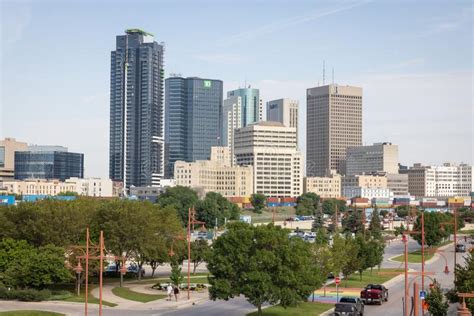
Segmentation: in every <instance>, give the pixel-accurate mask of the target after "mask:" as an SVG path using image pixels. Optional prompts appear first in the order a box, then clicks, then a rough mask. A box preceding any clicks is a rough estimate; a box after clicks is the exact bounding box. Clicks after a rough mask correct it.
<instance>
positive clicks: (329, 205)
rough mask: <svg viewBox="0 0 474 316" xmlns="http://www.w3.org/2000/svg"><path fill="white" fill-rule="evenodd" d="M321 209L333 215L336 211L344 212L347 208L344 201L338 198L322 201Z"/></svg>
mask: <svg viewBox="0 0 474 316" xmlns="http://www.w3.org/2000/svg"><path fill="white" fill-rule="evenodd" d="M322 209H323V213H324V214H328V215H333V214H334V213H335V212H336V209H337V211H338V212H345V211H346V210H347V206H346V202H345V201H343V200H338V199H326V200H324V201H323V204H322Z"/></svg>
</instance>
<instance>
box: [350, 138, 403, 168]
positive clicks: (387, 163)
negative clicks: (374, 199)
mask: <svg viewBox="0 0 474 316" xmlns="http://www.w3.org/2000/svg"><path fill="white" fill-rule="evenodd" d="M346 159H347V162H346V175H348V176H353V175H356V174H370V173H373V172H386V173H394V174H397V173H398V145H392V143H375V144H373V145H369V146H357V147H348V148H347V158H346Z"/></svg>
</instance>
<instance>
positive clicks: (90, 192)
mask: <svg viewBox="0 0 474 316" xmlns="http://www.w3.org/2000/svg"><path fill="white" fill-rule="evenodd" d="M64 182H65V185H68V184H73V185H74V190H72V191H74V192H76V193H77V194H79V195H82V196H94V197H113V196H117V195H115V194H114V184H113V181H112V180H110V179H102V178H84V179H79V178H69V179H66V181H64Z"/></svg>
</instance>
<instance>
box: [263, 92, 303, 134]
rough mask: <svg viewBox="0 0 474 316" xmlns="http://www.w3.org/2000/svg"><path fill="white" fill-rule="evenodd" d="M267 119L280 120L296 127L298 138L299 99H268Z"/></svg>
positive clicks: (286, 124) (284, 123)
mask: <svg viewBox="0 0 474 316" xmlns="http://www.w3.org/2000/svg"><path fill="white" fill-rule="evenodd" d="M267 121H273V122H280V123H282V124H283V125H285V126H287V127H294V128H296V139H298V101H297V100H291V99H278V100H273V101H268V102H267Z"/></svg>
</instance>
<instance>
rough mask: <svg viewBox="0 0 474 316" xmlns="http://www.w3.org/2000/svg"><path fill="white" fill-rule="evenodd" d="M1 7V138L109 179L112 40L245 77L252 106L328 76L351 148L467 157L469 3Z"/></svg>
mask: <svg viewBox="0 0 474 316" xmlns="http://www.w3.org/2000/svg"><path fill="white" fill-rule="evenodd" d="M0 3H1V24H0V25H1V32H2V38H1V50H0V51H1V69H2V71H1V82H0V87H1V90H0V93H1V95H0V97H1V99H0V100H1V112H0V115H1V120H0V124H1V125H0V137H15V138H17V139H19V140H22V141H26V142H29V143H36V144H59V145H64V146H67V147H69V150H71V151H78V152H84V153H85V154H86V157H85V163H86V170H85V172H86V175H88V176H107V174H108V128H109V126H108V124H109V95H108V94H109V71H110V69H109V67H110V51H111V50H113V49H114V45H115V36H116V35H118V34H122V33H123V31H124V29H126V28H135V27H138V28H142V29H144V30H146V31H149V32H151V33H153V34H154V35H155V40H157V41H158V42H161V41H163V42H165V46H166V55H165V68H166V73H167V74H169V73H180V74H182V75H184V76H200V77H208V78H215V79H221V80H223V81H224V87H225V90H226V91H227V90H230V89H234V88H237V87H239V86H243V85H244V83H245V82H247V84H251V85H252V86H253V87H256V88H259V89H260V90H261V94H262V96H263V99H264V102H266V101H268V100H271V99H274V98H281V97H290V98H294V99H298V100H299V101H300V107H301V110H300V118H299V122H300V133H299V135H300V136H301V139H300V144H302V146H301V147H302V148H301V149H302V150H303V152H304V151H305V141H306V139H305V131H304V128H305V125H306V122H305V121H306V118H305V113H306V110H305V109H306V100H305V93H306V88H309V87H312V86H316V85H317V84H318V82H319V83H320V84H322V63H323V60H325V61H326V82H330V81H331V80H332V78H331V70H332V67H334V71H335V81H336V83H339V84H352V85H357V86H361V87H363V89H364V123H363V126H364V127H363V129H364V136H363V138H364V143H366V144H369V143H372V142H378V141H391V142H393V143H395V144H398V145H399V146H400V148H399V150H400V160H401V162H402V163H405V164H411V163H413V162H423V163H435V164H439V163H442V162H443V161H453V162H469V163H472V157H473V129H472V126H473V123H474V116H473V55H472V53H473V51H472V50H473V39H472V38H473V37H472V36H473V34H472V29H473V22H472V15H473V7H472V2H471V1H447V0H446V1H416V2H415V1H401V0H400V1H297V0H294V1H245V0H242V1H141V2H140V1H129V2H125V1H77V2H72V3H70V2H69V1H67V2H66V1H55V2H53V1H6V0H0Z"/></svg>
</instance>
